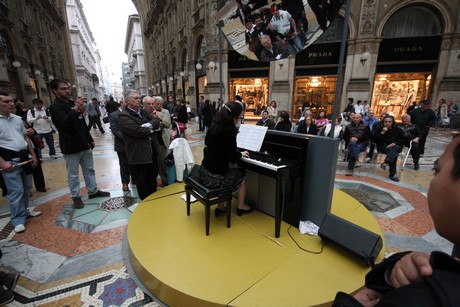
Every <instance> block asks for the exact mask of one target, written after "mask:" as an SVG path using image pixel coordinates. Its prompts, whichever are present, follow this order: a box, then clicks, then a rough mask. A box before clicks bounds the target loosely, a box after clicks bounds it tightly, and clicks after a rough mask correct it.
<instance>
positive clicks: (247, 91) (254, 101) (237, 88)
mask: <svg viewBox="0 0 460 307" xmlns="http://www.w3.org/2000/svg"><path fill="white" fill-rule="evenodd" d="M230 93H231V97H230V100H231V101H234V100H235V96H236V95H240V96H241V98H242V99H243V102H244V103H245V104H246V112H245V117H248V116H251V115H257V116H258V115H260V113H261V112H262V110H265V109H266V108H267V107H268V78H239V79H231V80H230Z"/></svg>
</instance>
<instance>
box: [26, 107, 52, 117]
mask: <svg viewBox="0 0 460 307" xmlns="http://www.w3.org/2000/svg"><path fill="white" fill-rule="evenodd" d="M30 113H31V114H32V116H33V117H34V118H35V110H34V108H32V109H30ZM45 113H46V116H48V117H51V116H50V111H49V110H48V109H47V108H45Z"/></svg>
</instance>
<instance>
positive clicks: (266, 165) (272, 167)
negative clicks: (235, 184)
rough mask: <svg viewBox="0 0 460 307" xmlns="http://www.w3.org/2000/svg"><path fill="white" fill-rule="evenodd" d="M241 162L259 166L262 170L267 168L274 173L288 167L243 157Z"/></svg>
mask: <svg viewBox="0 0 460 307" xmlns="http://www.w3.org/2000/svg"><path fill="white" fill-rule="evenodd" d="M241 160H242V161H245V162H247V163H249V164H253V165H257V166H260V167H262V168H266V169H269V170H272V171H277V170H278V169H280V168H283V167H286V166H287V165H284V164H282V163H276V164H273V163H268V162H263V161H260V160H256V159H251V158H245V157H241Z"/></svg>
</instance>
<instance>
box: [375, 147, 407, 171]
mask: <svg viewBox="0 0 460 307" xmlns="http://www.w3.org/2000/svg"><path fill="white" fill-rule="evenodd" d="M401 150H402V147H401V146H399V145H395V146H393V147H391V148H384V149H382V150H380V152H381V153H384V154H386V155H387V156H386V157H385V161H384V162H385V163H386V164H388V166H389V167H390V176H391V177H393V176H394V175H396V163H397V162H398V155H399V153H400V152H401Z"/></svg>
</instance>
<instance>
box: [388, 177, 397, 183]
mask: <svg viewBox="0 0 460 307" xmlns="http://www.w3.org/2000/svg"><path fill="white" fill-rule="evenodd" d="M388 178H390V180H393V181H394V182H399V178H398V177H395V176H390V177H388Z"/></svg>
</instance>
